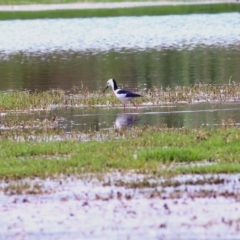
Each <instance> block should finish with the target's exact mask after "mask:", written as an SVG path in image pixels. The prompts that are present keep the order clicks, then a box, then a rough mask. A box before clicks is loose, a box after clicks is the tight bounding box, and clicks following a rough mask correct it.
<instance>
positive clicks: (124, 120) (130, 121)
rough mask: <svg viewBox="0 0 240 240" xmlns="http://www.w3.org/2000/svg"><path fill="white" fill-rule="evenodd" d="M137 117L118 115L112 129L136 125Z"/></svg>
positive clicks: (135, 115) (134, 115)
mask: <svg viewBox="0 0 240 240" xmlns="http://www.w3.org/2000/svg"><path fill="white" fill-rule="evenodd" d="M138 120H139V116H138V115H137V114H134V113H120V114H118V115H117V117H116V120H115V123H114V128H116V129H120V128H124V127H130V126H132V125H134V124H136V123H137V121H138Z"/></svg>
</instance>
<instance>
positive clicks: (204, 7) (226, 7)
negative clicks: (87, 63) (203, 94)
mask: <svg viewBox="0 0 240 240" xmlns="http://www.w3.org/2000/svg"><path fill="white" fill-rule="evenodd" d="M4 1H5V2H2V1H1V4H19V1H17V0H11V1H7V0H4ZM66 1H67V0H66ZM36 2H37V3H40V1H38V0H37V1H35V3H36ZM41 2H42V3H44V2H43V1H41ZM46 2H47V3H49V2H48V1H45V3H46ZM95 2H98V0H96V1H95ZM110 2H116V1H111V0H110ZM31 3H34V2H33V1H31V0H29V1H24V4H31ZM54 3H56V2H55V1H54ZM239 8H240V6H239V4H236V3H220V4H195V5H194V4H190V5H180V4H179V5H174V6H167V5H163V6H144V7H132V8H131V7H126V8H113V9H111V8H109V9H107V8H106V9H74V10H69V9H65V10H64V9H62V10H48V11H13V12H6V11H1V14H0V19H1V20H6V19H39V18H59V17H61V18H74V17H113V16H146V15H149V16H157V15H167V14H191V13H223V12H239Z"/></svg>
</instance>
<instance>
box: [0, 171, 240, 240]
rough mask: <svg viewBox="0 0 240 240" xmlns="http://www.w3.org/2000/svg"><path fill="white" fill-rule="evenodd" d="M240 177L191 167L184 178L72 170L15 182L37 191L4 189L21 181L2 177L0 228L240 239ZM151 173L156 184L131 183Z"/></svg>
mask: <svg viewBox="0 0 240 240" xmlns="http://www.w3.org/2000/svg"><path fill="white" fill-rule="evenodd" d="M239 178H240V176H239V174H235V175H228V174H219V175H203V176H200V175H185V176H178V177H176V178H173V179H172V180H176V181H178V182H179V183H180V186H178V187H174V186H170V187H164V186H163V185H161V184H162V183H164V182H165V181H167V180H166V179H162V178H159V177H156V176H155V177H154V176H145V175H138V174H134V173H126V174H120V173H109V174H107V175H105V176H104V177H103V178H102V180H99V179H97V178H94V177H93V176H92V177H91V176H89V177H88V176H85V177H84V176H83V177H82V178H80V179H79V178H75V177H74V176H72V177H69V178H65V179H64V178H63V179H61V178H59V179H55V180H53V179H47V180H40V179H35V180H33V179H31V180H30V179H29V180H27V179H26V180H22V182H21V180H20V181H18V182H16V183H15V184H16V185H17V184H19V186H21V184H22V185H24V183H28V182H29V183H30V185H32V186H33V185H34V184H36V183H37V184H38V185H39V186H41V189H42V190H43V193H42V194H35V195H34V194H28V193H25V192H23V194H21V195H17V194H14V193H12V192H11V190H10V191H5V192H4V189H6V187H8V185H10V184H12V186H14V183H13V182H11V183H10V184H9V183H5V182H0V193H1V194H0V211H1V216H2V217H1V218H0V234H1V236H2V237H3V238H4V239H13V238H14V239H22V238H28V239H29V238H31V239H40V238H45V239H66V238H68V239H79V238H80V239H106V238H107V239H192V238H193V236H195V237H194V239H222V240H226V239H239V227H240V226H239V212H240V208H239ZM144 179H147V180H148V181H151V182H153V183H157V186H156V187H149V188H143V187H135V188H129V187H126V186H125V185H124V183H127V182H135V183H140V182H141V181H143V180H144ZM214 179H215V180H216V181H215V183H213V180H214ZM119 180H120V181H121V182H122V185H118V184H117V183H118V181H119ZM187 180H190V181H191V182H190V183H189V184H188V183H187V182H186V181H187ZM198 180H200V181H204V184H199V182H198ZM192 183H195V184H192ZM140 186H141V184H140ZM10 189H11V188H10ZM13 189H14V187H13ZM196 206H197V207H196Z"/></svg>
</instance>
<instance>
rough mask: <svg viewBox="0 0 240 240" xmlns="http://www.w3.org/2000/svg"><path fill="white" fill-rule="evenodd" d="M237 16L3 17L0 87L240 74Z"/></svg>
mask: <svg viewBox="0 0 240 240" xmlns="http://www.w3.org/2000/svg"><path fill="white" fill-rule="evenodd" d="M239 26H240V14H239V13H225V14H191V15H178V16H175V15H169V16H144V17H109V18H85V19H83V18H75V19H44V20H11V21H1V22H0V31H1V33H2V34H1V37H0V71H1V76H0V83H1V84H0V90H6V89H10V88H11V89H30V90H35V89H39V90H47V89H49V88H62V89H70V88H71V87H72V86H81V84H83V85H84V86H85V87H87V88H88V89H89V90H90V91H93V90H102V88H103V87H104V86H105V83H106V80H107V79H109V78H116V79H117V80H118V81H119V82H120V83H121V84H122V85H123V86H126V87H128V86H130V87H137V86H139V85H141V84H146V87H149V88H151V87H152V86H157V87H160V86H163V87H167V86H174V85H189V84H194V83H196V82H204V83H217V84H223V83H228V80H229V78H230V77H232V78H231V79H232V80H233V81H235V82H239V81H240V80H239V79H240V68H239V65H240V50H239V49H240V48H239V44H240V28H239Z"/></svg>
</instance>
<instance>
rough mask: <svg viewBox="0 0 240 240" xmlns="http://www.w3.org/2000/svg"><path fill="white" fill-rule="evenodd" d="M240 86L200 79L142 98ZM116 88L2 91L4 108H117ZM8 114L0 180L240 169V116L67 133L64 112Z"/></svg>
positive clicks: (217, 95)
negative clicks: (238, 119) (189, 125)
mask: <svg viewBox="0 0 240 240" xmlns="http://www.w3.org/2000/svg"><path fill="white" fill-rule="evenodd" d="M239 93H240V86H238V85H233V84H231V83H229V84H228V85H223V86H213V85H197V86H194V87H176V88H174V89H166V90H163V89H151V90H148V91H147V92H145V93H143V94H145V97H143V98H141V99H139V100H138V101H139V102H138V104H153V105H154V104H168V103H177V102H181V103H185V104H189V103H191V102H198V101H225V102H226V101H233V100H238V99H239ZM115 104H119V101H118V100H117V99H116V98H115V96H113V93H112V92H111V93H109V94H106V95H103V94H102V93H99V92H96V93H91V92H88V91H87V90H86V89H78V88H73V89H71V90H70V91H67V92H64V91H63V90H50V91H46V92H28V91H10V92H1V93H0V112H1V113H3V114H5V113H7V114H8V113H9V114H10V112H12V111H23V110H24V111H33V110H36V109H46V110H48V109H49V110H50V109H51V106H52V105H54V106H55V107H56V106H61V107H83V106H88V107H91V106H94V107H101V106H106V105H109V107H113V106H114V105H115ZM4 119H5V118H4V117H3V118H2V119H1V131H0V166H1V168H0V179H16V178H25V177H35V176H38V177H43V178H44V177H53V176H56V175H59V174H66V175H67V174H79V173H89V172H96V173H99V172H100V173H102V172H108V171H115V170H119V171H127V170H132V169H134V170H136V171H139V172H144V173H145V172H152V173H156V174H160V175H171V174H177V173H234V172H240V155H239V154H240V152H239V140H240V128H239V127H238V126H237V125H236V124H235V122H234V120H232V119H229V120H228V121H224V122H223V123H222V126H219V127H217V128H211V129H210V128H201V129H191V130H190V129H177V128H176V129H168V128H165V127H164V126H162V127H161V126H142V127H132V128H128V129H124V128H123V129H118V130H114V129H107V130H100V131H95V132H94V131H86V132H75V131H72V132H70V133H66V132H64V131H62V130H61V129H59V128H58V127H57V124H56V119H54V118H53V119H51V120H41V121H40V120H36V121H35V120H33V121H26V122H21V123H18V122H17V121H9V120H8V119H5V120H4Z"/></svg>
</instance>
